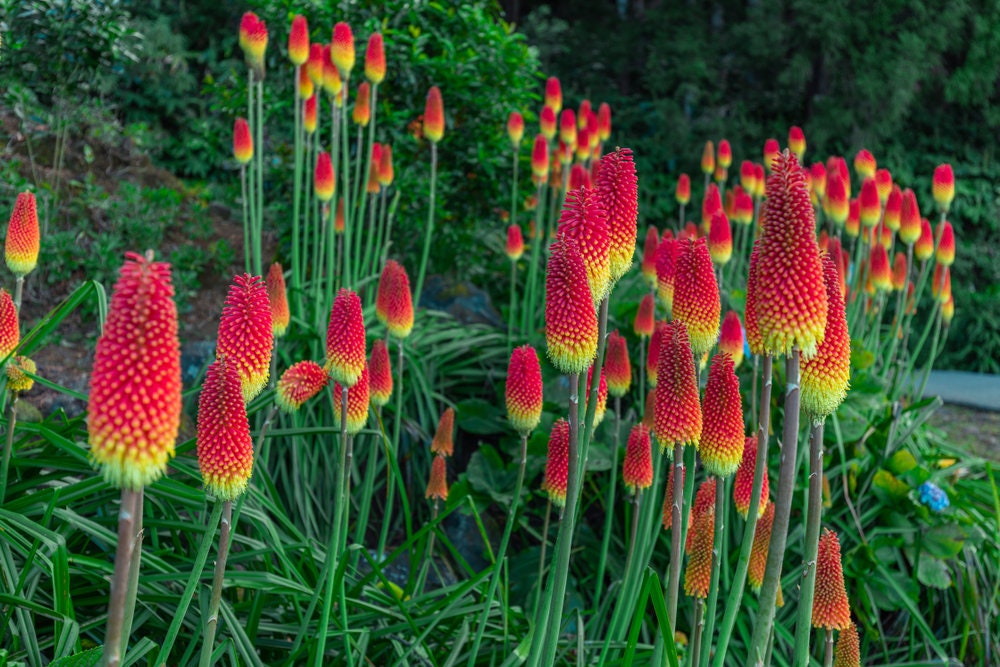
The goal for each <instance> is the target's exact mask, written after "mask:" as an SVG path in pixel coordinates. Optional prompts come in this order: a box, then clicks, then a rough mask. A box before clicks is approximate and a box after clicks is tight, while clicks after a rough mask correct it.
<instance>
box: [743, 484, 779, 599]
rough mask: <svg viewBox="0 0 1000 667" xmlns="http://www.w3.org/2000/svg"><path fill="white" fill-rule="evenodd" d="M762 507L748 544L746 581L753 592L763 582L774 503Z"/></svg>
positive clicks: (758, 588)
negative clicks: (755, 528)
mask: <svg viewBox="0 0 1000 667" xmlns="http://www.w3.org/2000/svg"><path fill="white" fill-rule="evenodd" d="M762 500H763V498H762ZM762 507H764V513H763V514H762V515H761V516H760V519H758V520H757V530H756V531H755V532H754V534H753V544H752V545H751V546H750V563H749V566H748V567H747V582H748V583H749V584H750V588H751V589H753V592H754V593H759V592H760V586H761V584H763V583H764V569H765V567H766V566H767V551H768V549H769V548H770V546H771V529H772V528H773V527H774V503H772V502H768V503H767V504H766V506H765V505H762ZM747 511H748V512H749V511H750V510H749V509H747Z"/></svg>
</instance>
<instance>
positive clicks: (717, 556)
mask: <svg viewBox="0 0 1000 667" xmlns="http://www.w3.org/2000/svg"><path fill="white" fill-rule="evenodd" d="M726 500H727V495H726V480H725V479H724V478H722V477H716V478H715V533H714V535H713V539H712V576H711V579H710V580H709V585H708V607H706V610H707V612H708V613H707V614H706V618H705V633H704V634H703V635H702V646H701V660H699V662H698V665H700V667H708V660H709V657H710V656H711V654H712V635H714V634H715V615H716V608H717V606H718V604H719V586H720V585H721V584H720V582H719V574H720V573H721V571H722V534H723V531H724V530H725V527H726V526H725V522H724V518H725V515H726Z"/></svg>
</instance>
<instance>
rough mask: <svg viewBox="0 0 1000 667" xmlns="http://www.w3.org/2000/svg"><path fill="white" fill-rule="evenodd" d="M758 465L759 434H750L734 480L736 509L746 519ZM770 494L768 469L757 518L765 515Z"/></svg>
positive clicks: (765, 473) (762, 485)
mask: <svg viewBox="0 0 1000 667" xmlns="http://www.w3.org/2000/svg"><path fill="white" fill-rule="evenodd" d="M756 465H757V436H755V435H751V436H748V437H747V439H746V441H744V443H743V461H741V462H740V467H739V468H737V469H736V479H735V480H734V482H733V504H735V505H736V511H737V512H739V513H740V516H742V517H743V518H744V519H746V518H747V514H749V513H750V500H751V495H750V494H751V492H752V490H753V475H754V467H755V466H756ZM769 495H770V481H769V479H768V475H767V471H766V470H765V471H764V479H763V482H762V484H761V487H760V502H759V503H758V504H757V518H758V519H759V518H760V517H762V516H764V510H765V509H767V504H768V500H767V499H768V496H769ZM772 511H773V510H772Z"/></svg>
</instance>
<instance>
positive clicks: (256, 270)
mask: <svg viewBox="0 0 1000 667" xmlns="http://www.w3.org/2000/svg"><path fill="white" fill-rule="evenodd" d="M253 155H254V158H255V159H256V160H257V230H256V233H255V234H254V238H253V275H255V276H262V275H264V273H263V270H262V269H261V266H262V262H261V249H260V243H261V237H262V236H263V233H264V81H263V80H261V81H258V82H257V142H256V144H255V146H254V152H253Z"/></svg>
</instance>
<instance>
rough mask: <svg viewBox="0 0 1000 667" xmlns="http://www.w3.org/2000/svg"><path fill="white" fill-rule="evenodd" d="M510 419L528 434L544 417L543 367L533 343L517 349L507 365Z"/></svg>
mask: <svg viewBox="0 0 1000 667" xmlns="http://www.w3.org/2000/svg"><path fill="white" fill-rule="evenodd" d="M504 396H505V398H506V402H507V421H509V422H510V424H511V426H513V427H514V430H516V431H517V432H518V433H520V434H521V435H523V436H527V435H528V434H529V433H531V432H532V431H533V430H535V429H536V428H537V427H538V422H539V421H540V420H541V418H542V369H541V366H540V365H539V363H538V354H537V353H536V352H535V348H533V347H531V346H530V345H522V346H521V347H516V348H514V351H513V352H511V354H510V363H509V364H508V365H507V386H506V389H505V393H504Z"/></svg>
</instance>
